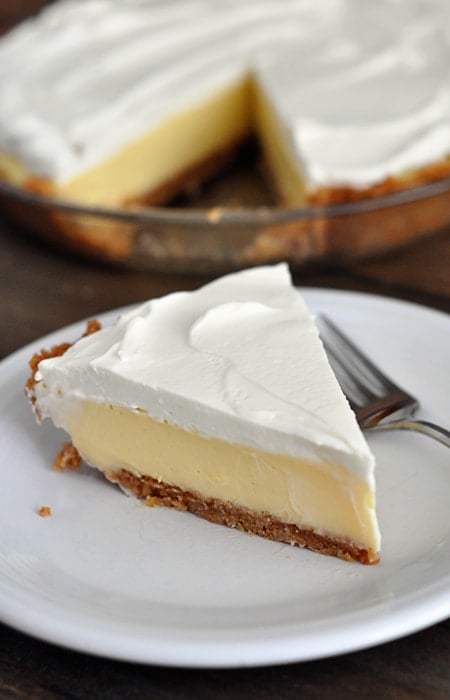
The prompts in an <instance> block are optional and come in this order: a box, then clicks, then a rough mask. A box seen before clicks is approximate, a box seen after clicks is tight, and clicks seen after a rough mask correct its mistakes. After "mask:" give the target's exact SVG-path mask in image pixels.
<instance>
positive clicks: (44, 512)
mask: <svg viewBox="0 0 450 700" xmlns="http://www.w3.org/2000/svg"><path fill="white" fill-rule="evenodd" d="M51 514H52V509H51V508H50V506H41V507H40V508H39V510H38V515H40V516H41V518H48V517H50V515H51Z"/></svg>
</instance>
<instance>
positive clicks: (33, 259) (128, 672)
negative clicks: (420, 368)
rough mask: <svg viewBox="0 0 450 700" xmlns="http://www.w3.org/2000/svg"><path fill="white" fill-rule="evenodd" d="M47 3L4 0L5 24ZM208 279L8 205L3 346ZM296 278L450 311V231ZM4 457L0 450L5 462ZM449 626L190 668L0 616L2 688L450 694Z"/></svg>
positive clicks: (51, 694) (0, 219) (0, 319)
mask: <svg viewBox="0 0 450 700" xmlns="http://www.w3.org/2000/svg"><path fill="white" fill-rule="evenodd" d="M43 4H45V3H44V2H43V1H42V0H16V1H10V2H9V1H5V0H0V30H1V29H3V30H5V29H7V28H8V27H10V26H12V25H13V24H14V23H15V22H16V21H18V20H19V19H20V18H21V17H24V16H26V15H27V14H30V13H32V12H35V11H37V10H38V9H39V7H40V6H42V5H43ZM0 99H1V96H0ZM449 206H450V205H449ZM207 279H209V278H208V277H207V276H202V277H200V276H187V275H167V274H162V273H160V274H156V273H152V274H150V273H142V272H133V271H126V270H118V269H113V268H111V267H108V266H106V265H103V266H102V265H99V264H94V263H93V262H90V261H87V260H85V259H82V258H77V257H76V256H73V255H68V254H66V253H64V252H61V251H59V250H56V249H54V248H52V247H50V246H48V245H44V244H43V243H41V242H40V241H38V240H37V239H34V238H32V237H30V236H29V235H28V234H26V233H25V231H23V230H21V229H20V228H19V227H17V226H15V225H14V224H13V223H12V222H11V221H9V220H7V219H6V217H4V216H2V213H1V211H0V323H1V326H0V357H4V356H6V355H8V354H9V353H11V352H13V351H14V350H16V349H18V348H20V347H21V346H23V345H24V344H26V343H28V342H30V341H32V340H34V339H36V338H37V337H40V336H41V335H43V334H45V333H47V332H49V331H52V330H55V329H57V328H59V327H61V326H63V325H66V324H68V323H71V322H73V321H77V320H79V319H81V318H85V317H92V316H95V315H97V314H99V313H101V312H102V311H105V310H108V309H113V308H115V307H118V306H122V305H126V304H129V303H132V302H136V301H142V300H144V299H146V298H149V297H152V296H159V295H161V294H165V293H168V292H170V291H173V290H177V289H194V288H196V287H198V286H199V285H200V284H202V283H204V282H205V281H207ZM294 279H295V282H296V283H297V284H298V285H303V286H315V287H317V286H321V287H331V288H339V289H352V290H362V291H366V292H372V293H375V294H381V295H387V296H392V297H396V298H401V299H407V300H411V301H416V302H418V303H422V304H425V305H428V306H430V307H433V308H436V309H441V310H444V311H447V312H448V311H450V236H449V234H448V233H447V234H446V233H444V234H441V235H439V236H436V237H433V238H430V239H427V240H423V241H421V242H419V243H416V244H415V245H412V246H410V247H409V248H405V249H403V250H400V251H397V252H395V253H391V254H390V255H387V256H384V257H380V258H377V259H371V260H368V261H365V262H360V263H358V264H354V265H352V266H351V267H347V268H345V269H342V268H341V269H338V268H336V269H324V268H322V269H320V270H319V269H315V270H312V269H310V270H305V271H297V272H296V273H295V275H294ZM2 459H4V457H2V456H1V454H0V463H1V460H2ZM449 633H450V623H449V622H444V623H441V624H439V625H434V626H433V627H431V628H430V629H427V630H424V631H422V632H419V633H417V634H414V635H410V636H409V637H407V638H405V639H401V640H398V641H395V642H391V643H389V644H385V645H382V646H379V647H377V648H374V649H370V650H366V651H361V652H358V653H354V654H348V655H345V656H340V657H336V658H332V659H325V660H321V661H316V662H309V663H302V664H290V665H285V666H278V667H276V666H274V667H268V668H262V669H246V670H244V669H243V670H231V671H214V670H208V671H188V670H182V669H165V668H161V667H156V666H145V665H137V664H130V663H121V662H116V661H111V660H106V659H100V658H95V657H92V656H88V655H85V654H81V653H77V652H73V651H69V650H65V649H61V648H57V647H55V646H53V645H50V644H47V643H45V642H42V641H39V640H35V639H32V638H30V637H28V636H26V635H24V634H21V633H20V632H17V631H15V630H13V629H10V628H8V627H7V626H4V625H0V699H3V698H30V700H31V699H34V698H48V699H50V700H53V699H57V698H58V699H59V698H77V699H78V698H79V699H81V698H86V699H88V698H95V699H96V698H99V699H100V698H104V699H105V700H106V699H118V700H119V699H122V698H155V699H161V700H172V699H175V698H183V699H186V700H188V699H192V700H194V699H203V698H214V699H216V700H225V699H227V700H228V699H230V700H231V699H233V700H234V699H236V700H237V699H241V698H242V699H244V700H245V699H246V698H248V699H249V700H250V699H251V700H257V699H258V700H284V699H288V698H289V699H294V698H318V699H321V700H322V699H327V698H330V699H332V700H334V699H335V698H336V699H340V698H387V699H391V698H392V699H396V700H397V699H398V700H412V699H416V698H417V699H422V698H423V699H426V700H445V699H446V698H449V697H450V634H449Z"/></svg>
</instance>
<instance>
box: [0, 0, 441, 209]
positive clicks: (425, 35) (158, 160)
mask: <svg viewBox="0 0 450 700" xmlns="http://www.w3.org/2000/svg"><path fill="white" fill-rule="evenodd" d="M449 12H450V11H449V5H448V3H444V2H438V1H437V0H426V1H425V0H424V1H421V0H410V1H408V2H398V1H396V0H378V1H377V2H376V3H375V2H368V1H364V0H361V1H359V0H246V1H245V2H243V1H242V0H221V1H220V2H217V1H211V0H171V1H170V2H161V1H158V0H148V1H146V2H142V0H121V1H120V2H117V0H60V1H59V2H55V3H53V4H51V5H50V6H49V7H48V8H47V9H45V10H44V11H43V12H42V13H41V14H39V15H38V16H36V17H33V18H31V19H29V20H27V21H25V22H23V23H22V24H21V25H20V26H18V27H17V28H15V29H14V30H13V31H11V32H10V33H9V34H8V35H6V36H5V37H3V38H2V39H1V41H0V94H1V96H2V99H1V102H0V173H1V177H3V178H4V179H6V180H7V181H8V182H10V183H13V184H16V185H19V186H20V187H23V188H26V189H29V190H32V191H37V192H41V193H43V194H48V195H52V196H55V197H57V198H60V199H64V200H69V201H75V202H78V203H82V204H90V205H91V204H93V205H101V206H106V207H128V206H134V205H136V204H137V203H142V202H147V203H160V202H165V201H167V200H168V199H169V198H170V197H171V196H172V195H174V194H175V193H177V192H179V191H180V190H181V189H183V188H185V187H186V186H187V185H188V184H190V183H192V182H193V181H201V180H203V179H204V178H205V177H207V175H208V174H209V173H211V172H214V171H216V170H217V168H218V167H220V165H221V163H222V162H223V160H224V158H228V157H229V156H230V154H231V153H232V152H233V151H234V150H235V149H236V147H237V146H238V145H239V144H240V143H241V142H242V141H243V140H245V139H246V138H247V137H248V136H249V134H251V133H254V134H256V136H257V138H258V139H259V141H260V143H261V146H262V150H263V152H264V155H265V160H266V163H267V172H268V178H269V180H270V182H271V183H273V185H274V189H275V190H276V192H277V196H278V198H279V201H280V202H281V203H283V204H286V205H289V206H301V205H304V204H305V203H309V204H311V203H328V202H340V201H347V200H352V199H359V198H365V197H370V196H374V195H378V194H380V193H385V192H391V191H394V190H396V189H399V188H404V187H409V186H411V185H416V184H419V183H423V182H428V181H429V180H432V179H436V178H439V177H441V176H443V175H448V174H450V161H449V152H450V146H449V144H450V106H449V105H450V80H449V65H450V46H449V39H448V33H449V30H448V27H450V14H449Z"/></svg>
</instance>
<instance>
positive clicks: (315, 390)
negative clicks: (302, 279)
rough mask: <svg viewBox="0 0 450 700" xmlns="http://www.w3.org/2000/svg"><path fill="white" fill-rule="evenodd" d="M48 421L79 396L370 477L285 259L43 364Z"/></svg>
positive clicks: (180, 299)
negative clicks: (333, 465)
mask: <svg viewBox="0 0 450 700" xmlns="http://www.w3.org/2000/svg"><path fill="white" fill-rule="evenodd" d="M37 379H38V380H39V381H38V383H37V385H36V396H37V399H38V405H39V409H40V412H41V413H42V416H43V417H46V416H51V417H52V419H53V421H54V422H55V423H56V424H57V425H58V424H59V423H58V414H59V413H60V412H62V413H64V411H65V410H66V405H70V403H71V402H72V401H74V400H75V401H79V400H83V399H87V400H92V401H99V402H103V403H108V404H110V403H111V404H115V405H120V406H124V407H126V408H130V409H133V410H140V411H142V410H143V411H146V412H148V413H149V414H150V415H152V416H153V417H154V418H156V419H157V420H160V421H161V420H167V421H169V422H171V423H174V424H176V425H178V426H180V427H182V428H185V429H187V430H192V431H196V432H198V433H200V434H203V435H206V436H209V437H217V438H221V439H224V440H226V441H229V442H233V443H237V444H244V445H249V446H252V447H255V448H259V449H262V450H265V451H269V452H273V453H282V454H287V455H291V456H293V457H302V458H306V459H312V460H315V461H322V460H325V461H328V462H332V463H338V464H341V465H342V466H343V467H346V468H348V469H349V470H351V471H353V472H355V473H357V474H359V475H360V476H361V477H362V478H365V479H367V480H368V481H369V482H370V483H371V484H373V469H374V460H373V456H372V454H371V453H370V450H369V448H368V446H367V443H366V442H365V440H364V437H363V436H362V433H361V431H360V430H359V427H358V425H357V423H356V419H355V417H354V415H353V413H352V412H351V411H350V409H349V407H348V404H347V401H346V399H345V397H344V395H343V394H342V392H341V390H340V388H339V386H338V384H337V381H336V379H335V377H334V374H333V373H332V371H331V368H330V366H329V364H328V361H327V359H326V356H325V353H324V350H323V348H322V345H321V342H320V340H319V338H318V334H317V330H316V327H315V324H314V321H313V319H312V317H311V315H310V313H309V312H308V310H307V308H306V306H305V304H304V302H303V300H302V298H301V296H300V294H299V293H298V292H297V290H296V289H295V288H294V287H293V286H292V284H291V279H290V275H289V270H288V268H287V266H286V265H284V264H280V265H276V266H270V267H261V268H255V269H250V270H246V271H243V272H238V273H234V274H230V275H227V276H225V277H222V278H220V279H218V280H216V281H214V282H212V283H210V284H207V285H206V286H204V287H202V288H200V289H198V290H196V291H193V292H177V293H174V294H169V295H168V296H165V297H162V298H159V299H154V300H151V301H149V302H146V303H145V304H143V305H141V306H139V307H137V308H136V309H133V310H132V311H131V312H128V313H126V314H125V315H123V316H122V317H121V318H120V319H119V320H118V322H117V324H115V325H112V326H109V327H105V328H104V329H102V330H100V331H98V332H96V333H94V334H93V335H90V336H87V337H85V338H82V339H80V340H79V341H78V342H76V343H75V344H74V345H73V346H72V347H71V348H70V349H69V350H68V351H67V352H66V353H65V354H64V355H63V356H61V357H57V358H52V359H48V360H43V361H42V362H41V363H40V365H39V373H38V376H37Z"/></svg>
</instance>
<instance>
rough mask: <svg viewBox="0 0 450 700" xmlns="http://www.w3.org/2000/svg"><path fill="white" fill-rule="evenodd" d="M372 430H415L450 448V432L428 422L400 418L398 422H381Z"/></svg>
mask: <svg viewBox="0 0 450 700" xmlns="http://www.w3.org/2000/svg"><path fill="white" fill-rule="evenodd" d="M370 430H415V431H416V432H418V433H423V434H424V435H427V436H428V437H430V438H433V439H434V440H437V441H438V442H440V443H441V444H442V445H445V446H446V447H450V432H449V431H448V430H446V429H445V428H442V427H441V426H440V425H436V424H435V423H430V422H429V421H426V420H410V419H409V418H399V419H398V420H391V421H389V420H388V421H386V422H383V421H381V422H380V423H378V424H377V425H374V426H373V427H372V426H371V427H370Z"/></svg>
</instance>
